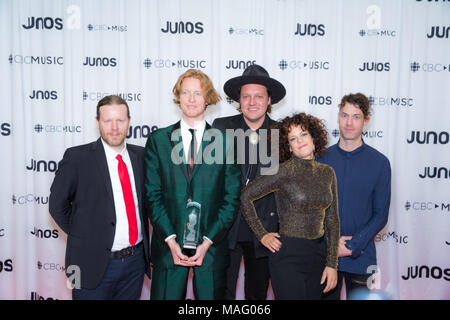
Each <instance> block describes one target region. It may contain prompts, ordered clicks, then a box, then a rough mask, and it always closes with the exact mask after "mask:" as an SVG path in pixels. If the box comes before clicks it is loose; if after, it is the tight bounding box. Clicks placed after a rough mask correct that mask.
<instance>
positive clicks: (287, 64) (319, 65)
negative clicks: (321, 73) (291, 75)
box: [278, 59, 330, 70]
mask: <svg viewBox="0 0 450 320" xmlns="http://www.w3.org/2000/svg"><path fill="white" fill-rule="evenodd" d="M278 67H279V68H280V69H281V70H286V69H288V68H289V69H300V70H329V69H330V62H329V61H319V60H311V61H301V60H289V61H288V60H285V59H283V60H280V62H279V63H278Z"/></svg>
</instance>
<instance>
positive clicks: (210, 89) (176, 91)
mask: <svg viewBox="0 0 450 320" xmlns="http://www.w3.org/2000/svg"><path fill="white" fill-rule="evenodd" d="M186 78H195V79H197V80H199V81H200V84H201V87H202V89H203V92H204V97H205V102H206V106H209V105H211V104H216V103H217V102H219V101H220V99H221V97H220V95H219V94H218V93H217V91H216V89H214V85H213V83H212V81H211V79H210V78H209V77H208V76H207V75H206V74H205V73H204V72H202V71H200V70H196V69H189V70H187V71H186V72H185V73H183V74H182V75H181V76H180V77H179V78H178V80H177V82H176V83H175V85H174V86H173V89H172V92H173V95H174V96H175V98H174V99H173V102H175V104H178V105H179V104H180V91H181V83H182V82H183V80H184V79H186Z"/></svg>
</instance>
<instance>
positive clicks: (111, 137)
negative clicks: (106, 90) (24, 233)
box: [49, 96, 150, 300]
mask: <svg viewBox="0 0 450 320" xmlns="http://www.w3.org/2000/svg"><path fill="white" fill-rule="evenodd" d="M97 123H98V126H99V131H100V135H101V138H99V139H98V140H97V141H94V142H92V143H89V144H85V145H81V146H77V147H72V148H69V149H67V150H66V152H65V153H64V156H63V159H62V160H61V161H60V163H59V165H58V170H57V171H56V174H55V178H54V180H53V184H52V186H51V188H50V200H49V211H50V214H51V216H52V217H53V219H54V220H55V221H56V223H57V224H58V226H59V227H60V228H61V229H62V230H63V231H64V232H66V233H67V247H66V262H65V263H66V274H67V276H68V277H69V280H73V282H72V284H74V285H75V287H73V290H72V298H73V299H89V300H90V299H121V300H128V299H139V298H140V296H141V291H142V286H143V280H144V273H147V275H148V276H150V270H149V264H148V250H149V249H148V218H147V216H146V214H145V211H144V202H143V188H144V187H143V186H144V148H143V147H140V146H135V145H131V144H126V143H125V138H126V135H127V132H128V128H129V125H130V113H129V108H128V105H127V103H126V102H125V101H124V100H123V99H122V98H121V97H119V96H106V97H104V98H103V99H101V100H100V101H99V102H98V104H97ZM77 276H78V278H77ZM77 286H78V288H77Z"/></svg>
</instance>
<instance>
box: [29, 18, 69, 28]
mask: <svg viewBox="0 0 450 320" xmlns="http://www.w3.org/2000/svg"><path fill="white" fill-rule="evenodd" d="M22 27H23V28H24V29H37V30H39V29H47V30H49V29H53V28H55V29H56V30H62V29H63V19H62V18H51V17H38V18H37V17H28V21H27V24H23V25H22Z"/></svg>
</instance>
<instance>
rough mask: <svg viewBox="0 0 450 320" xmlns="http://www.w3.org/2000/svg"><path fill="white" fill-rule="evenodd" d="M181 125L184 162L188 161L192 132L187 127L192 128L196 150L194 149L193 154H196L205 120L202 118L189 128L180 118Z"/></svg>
mask: <svg viewBox="0 0 450 320" xmlns="http://www.w3.org/2000/svg"><path fill="white" fill-rule="evenodd" d="M180 127H181V137H182V138H183V151H184V156H185V160H186V163H188V162H189V154H188V153H189V148H190V146H191V140H192V134H191V132H190V131H189V129H194V134H195V139H196V140H197V150H195V154H197V152H198V149H199V148H200V146H201V145H202V139H203V132H204V131H205V127H206V121H205V120H203V121H201V122H199V123H197V124H196V125H195V126H194V127H193V128H191V127H190V126H189V125H188V124H187V123H186V122H184V120H183V119H181V123H180Z"/></svg>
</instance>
